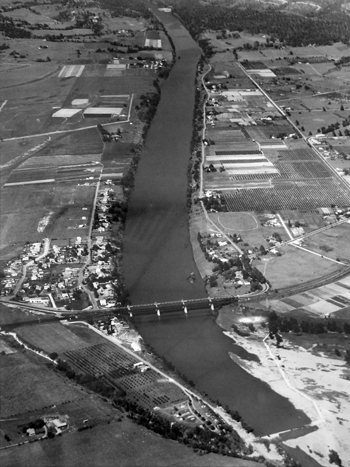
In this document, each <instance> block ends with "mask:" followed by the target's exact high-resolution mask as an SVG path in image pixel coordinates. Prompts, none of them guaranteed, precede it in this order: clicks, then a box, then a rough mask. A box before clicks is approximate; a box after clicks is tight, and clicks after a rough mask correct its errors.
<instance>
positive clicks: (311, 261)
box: [254, 246, 339, 289]
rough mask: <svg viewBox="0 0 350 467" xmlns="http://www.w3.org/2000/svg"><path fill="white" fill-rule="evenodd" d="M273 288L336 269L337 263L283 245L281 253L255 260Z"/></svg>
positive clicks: (289, 284)
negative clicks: (265, 259)
mask: <svg viewBox="0 0 350 467" xmlns="http://www.w3.org/2000/svg"><path fill="white" fill-rule="evenodd" d="M254 266H256V267H257V268H258V269H259V270H260V271H261V272H262V273H263V274H264V276H265V277H266V279H267V280H268V281H269V282H270V283H271V285H272V288H273V289H280V288H283V287H289V286H292V285H296V284H302V283H303V282H307V281H309V280H312V279H316V278H318V277H322V276H325V275H327V274H329V273H331V272H334V271H336V270H337V269H338V268H339V265H337V264H336V263H333V262H331V261H328V260H326V259H324V258H321V257H319V256H316V255H313V254H312V253H308V252H306V251H303V250H300V249H299V248H295V247H292V246H284V247H283V255H282V256H280V257H277V258H273V259H272V260H270V259H269V260H268V261H266V262H265V261H255V262H254Z"/></svg>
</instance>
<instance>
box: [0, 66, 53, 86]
mask: <svg viewBox="0 0 350 467" xmlns="http://www.w3.org/2000/svg"><path fill="white" fill-rule="evenodd" d="M57 68H58V67H57V64H54V63H31V64H30V65H29V64H28V63H25V62H24V63H15V64H12V63H11V64H10V63H8V64H4V65H3V66H2V67H1V71H0V77H1V86H0V92H1V90H2V89H6V88H13V87H15V86H19V85H23V84H26V83H31V82H34V81H41V80H43V79H45V77H47V76H50V75H51V74H53V73H56V72H57Z"/></svg>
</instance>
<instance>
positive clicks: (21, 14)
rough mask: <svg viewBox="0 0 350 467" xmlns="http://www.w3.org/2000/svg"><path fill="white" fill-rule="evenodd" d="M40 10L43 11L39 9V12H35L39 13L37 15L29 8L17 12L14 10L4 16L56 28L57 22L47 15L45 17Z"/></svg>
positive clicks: (19, 9)
mask: <svg viewBox="0 0 350 467" xmlns="http://www.w3.org/2000/svg"><path fill="white" fill-rule="evenodd" d="M34 8H35V7H34ZM34 8H33V10H34ZM40 10H41V9H40V8H39V9H38V11H37V10H35V11H37V13H33V12H32V11H31V10H30V9H29V8H18V9H16V10H12V11H9V12H5V13H2V14H3V15H4V16H5V18H12V19H13V20H22V21H27V22H28V23H30V24H36V23H37V24H47V25H48V26H50V27H54V26H55V21H54V20H53V19H52V18H49V17H47V16H46V15H45V16H44V15H43V14H42V12H41V11H40ZM56 15H57V11H56Z"/></svg>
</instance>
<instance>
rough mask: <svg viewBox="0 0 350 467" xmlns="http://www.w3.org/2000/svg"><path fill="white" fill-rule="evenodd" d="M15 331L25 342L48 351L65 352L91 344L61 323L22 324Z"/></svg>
mask: <svg viewBox="0 0 350 467" xmlns="http://www.w3.org/2000/svg"><path fill="white" fill-rule="evenodd" d="M14 332H16V334H17V335H18V337H19V338H20V339H21V340H22V339H23V341H24V342H26V343H28V344H29V345H34V346H35V347H39V348H41V349H43V350H44V352H47V353H51V352H56V353H63V352H67V351H68V350H76V349H81V348H83V347H87V346H88V345H89V344H88V343H87V342H85V341H83V340H82V339H80V338H79V337H78V336H76V335H75V334H73V333H72V332H70V330H69V329H68V328H66V327H65V326H63V325H62V324H61V323H49V324H38V325H31V326H21V327H20V328H18V329H14Z"/></svg>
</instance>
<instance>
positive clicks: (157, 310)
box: [154, 303, 160, 316]
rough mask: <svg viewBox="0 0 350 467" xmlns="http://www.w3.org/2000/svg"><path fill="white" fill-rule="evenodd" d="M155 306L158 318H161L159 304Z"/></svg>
mask: <svg viewBox="0 0 350 467" xmlns="http://www.w3.org/2000/svg"><path fill="white" fill-rule="evenodd" d="M154 306H155V307H156V312H157V316H160V309H159V308H158V303H155V304H154Z"/></svg>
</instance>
